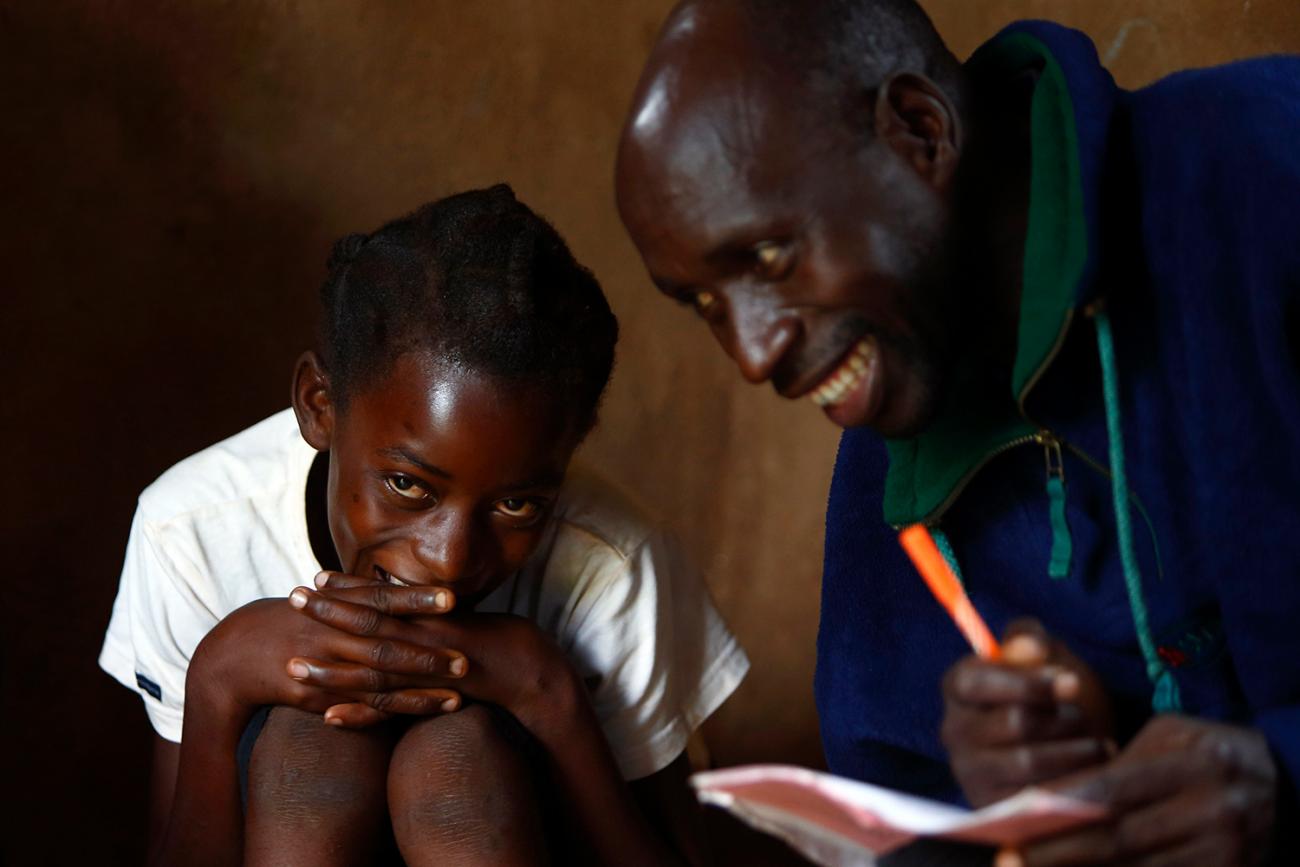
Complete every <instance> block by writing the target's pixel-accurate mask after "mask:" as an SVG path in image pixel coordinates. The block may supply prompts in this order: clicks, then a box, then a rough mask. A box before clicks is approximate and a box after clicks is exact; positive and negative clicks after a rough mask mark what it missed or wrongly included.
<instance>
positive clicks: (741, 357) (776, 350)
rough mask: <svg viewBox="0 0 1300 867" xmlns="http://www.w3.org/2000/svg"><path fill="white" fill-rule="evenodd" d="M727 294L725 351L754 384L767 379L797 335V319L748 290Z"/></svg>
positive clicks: (798, 326)
mask: <svg viewBox="0 0 1300 867" xmlns="http://www.w3.org/2000/svg"><path fill="white" fill-rule="evenodd" d="M729 295H730V299H729V301H730V305H729V306H730V314H731V315H730V317H729V321H730V326H731V327H730V331H731V333H730V340H729V343H730V345H729V346H728V347H727V350H728V354H729V355H730V356H731V357H732V359H734V360H735V362H736V365H737V366H738V367H739V368H740V374H741V376H743V377H745V379H747V380H748V381H750V382H752V383H755V384H758V383H762V382H766V381H767V380H769V379H771V378H772V374H773V372H774V371H775V370H776V368H777V365H778V364H780V362H781V359H782V358H783V357H784V356H785V354H786V352H787V351H788V350H789V349H790V347H791V345H793V344H794V342H795V341H796V340H797V339H798V338H799V329H800V327H801V326H800V324H799V318H798V317H797V316H796V315H795V314H793V313H792V312H790V311H789V310H782V309H781V308H780V307H779V306H777V305H776V304H775V303H774V302H773V300H772V299H769V298H763V297H754V296H753V295H752V294H751V293H749V292H734V293H729Z"/></svg>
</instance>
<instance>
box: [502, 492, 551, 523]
mask: <svg viewBox="0 0 1300 867" xmlns="http://www.w3.org/2000/svg"><path fill="white" fill-rule="evenodd" d="M497 511H498V512H500V513H501V514H503V515H505V516H506V517H507V518H516V519H522V520H528V519H530V518H536V517H537V516H538V515H539V514H541V511H542V506H541V504H540V503H538V502H537V501H536V500H525V499H524V498H522V497H507V498H506V499H504V500H498V501H497Z"/></svg>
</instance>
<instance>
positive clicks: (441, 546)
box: [415, 509, 476, 585]
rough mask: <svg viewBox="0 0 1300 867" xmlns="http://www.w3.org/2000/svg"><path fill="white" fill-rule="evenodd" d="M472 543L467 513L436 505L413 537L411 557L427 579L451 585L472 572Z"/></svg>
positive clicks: (470, 525) (470, 524)
mask: <svg viewBox="0 0 1300 867" xmlns="http://www.w3.org/2000/svg"><path fill="white" fill-rule="evenodd" d="M475 547H476V546H475V544H474V525H473V521H472V519H471V517H470V516H469V515H466V514H463V513H460V512H455V511H452V510H444V509H439V510H437V512H436V513H435V514H434V515H431V516H430V520H429V522H428V523H427V524H426V525H425V526H424V527H423V528H422V531H421V533H420V535H419V537H418V538H417V539H416V543H415V557H416V559H417V560H418V561H419V562H420V566H421V567H423V570H424V571H425V572H426V573H427V574H426V580H427V582H428V583H430V584H445V585H455V584H456V583H457V582H458V581H460V580H461V579H463V578H465V577H466V576H468V575H471V574H472V573H473V571H474V567H475V565H476V564H475V562H474V559H475V558H474V554H475Z"/></svg>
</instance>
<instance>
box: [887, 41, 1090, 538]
mask: <svg viewBox="0 0 1300 867" xmlns="http://www.w3.org/2000/svg"><path fill="white" fill-rule="evenodd" d="M1030 64H1041V65H1042V72H1041V74H1040V76H1039V79H1038V83H1037V85H1036V86H1035V88H1034V95H1033V102H1032V108H1031V115H1030V142H1031V152H1032V157H1031V165H1030V193H1029V221H1028V222H1029V229H1028V233H1027V234H1026V236H1025V261H1024V274H1023V288H1022V290H1021V301H1020V324H1019V333H1018V335H1017V341H1016V359H1015V366H1014V368H1013V370H1012V378H1011V389H1010V390H1009V391H1007V392H1006V393H1005V394H999V395H989V394H986V393H984V394H982V393H980V392H977V391H975V390H973V389H971V388H970V387H968V386H967V382H966V381H964V380H967V379H968V377H964V376H961V375H958V377H957V378H956V379H955V380H954V381H953V382H952V383H950V386H949V388H948V397H947V398H946V399H945V402H944V405H943V406H942V407H941V408H940V411H939V414H938V416H937V417H936V419H935V421H934V422H933V423H932V424H931V425H930V427H928V428H927V429H926V430H925V432H924V433H922V434H920V435H919V436H916V437H914V438H912V439H907V440H887V441H886V445H887V446H888V449H889V473H888V475H887V476H886V478H885V499H884V513H885V521H886V522H888V523H890V524H893V525H895V526H903V525H905V524H913V523H917V522H924V523H933V522H935V521H937V520H938V519H939V518H940V516H941V515H942V514H943V512H944V511H945V510H946V509H947V507H948V506H949V505H950V504H951V503H952V502H953V501H954V500H956V498H957V496H958V495H959V494H960V493H961V490H962V488H963V487H964V486H965V484H966V482H967V481H969V480H970V478H971V477H973V476H974V475H975V473H976V472H978V471H979V469H980V468H981V467H982V466H984V464H986V463H987V462H988V461H989V460H991V459H992V458H993V457H994V456H995V455H997V454H998V453H999V452H1001V451H1003V450H1004V449H1007V448H1010V447H1011V446H1014V445H1016V444H1019V443H1021V442H1027V441H1030V440H1032V438H1033V436H1034V434H1035V433H1037V431H1038V427H1037V426H1036V425H1034V424H1032V423H1031V422H1030V421H1029V420H1028V419H1027V418H1026V417H1025V415H1024V401H1025V397H1026V396H1027V395H1028V393H1029V391H1030V389H1032V388H1033V386H1034V384H1035V383H1036V382H1037V381H1038V379H1039V377H1040V376H1041V375H1042V373H1043V371H1045V370H1046V369H1047V367H1048V365H1050V363H1051V361H1052V359H1053V358H1054V357H1055V355H1056V351H1057V349H1058V348H1059V347H1060V344H1061V342H1062V341H1063V340H1064V338H1065V333H1066V331H1067V330H1068V329H1069V324H1070V321H1071V319H1072V318H1073V313H1074V305H1075V297H1076V290H1077V287H1078V283H1079V279H1080V276H1081V275H1082V273H1083V269H1084V265H1085V263H1086V260H1087V255H1088V239H1087V229H1086V223H1085V220H1084V206H1083V186H1082V183H1081V178H1080V171H1079V144H1078V138H1077V135H1076V131H1075V120H1074V105H1073V102H1072V101H1071V99H1070V91H1069V87H1068V85H1067V83H1066V79H1065V74H1064V73H1063V72H1062V71H1061V68H1060V66H1059V65H1058V64H1057V62H1056V60H1055V59H1054V58H1053V57H1052V54H1051V52H1050V51H1049V50H1048V48H1047V46H1046V45H1044V44H1043V43H1042V42H1040V41H1039V40H1037V39H1035V38H1033V37H1032V36H1029V35H1027V34H1024V33H1013V34H1010V35H1007V36H1003V37H1000V38H998V39H995V40H993V41H992V42H990V43H988V44H986V45H985V46H983V47H982V48H980V49H979V51H977V52H976V53H975V55H974V56H973V57H971V59H970V61H969V62H968V64H967V66H968V67H970V68H973V69H979V70H980V71H981V72H986V73H992V74H995V75H996V74H998V73H1000V72H1001V73H1012V72H1015V71H1018V70H1021V69H1024V68H1026V67H1027V66H1029V65H1030Z"/></svg>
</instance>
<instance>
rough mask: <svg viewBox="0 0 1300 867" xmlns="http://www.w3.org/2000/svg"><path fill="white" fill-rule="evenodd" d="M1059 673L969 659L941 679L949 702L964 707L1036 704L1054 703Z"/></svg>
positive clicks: (955, 666) (1038, 668) (971, 657)
mask: <svg viewBox="0 0 1300 867" xmlns="http://www.w3.org/2000/svg"><path fill="white" fill-rule="evenodd" d="M1058 674H1060V672H1058V671H1055V670H1053V669H1051V668H1048V667H1041V666H1040V667H1036V668H1016V667H1012V666H1007V665H1000V664H998V663H993V662H985V661H984V660H981V659H977V658H976V657H973V656H968V657H966V658H965V659H963V660H962V661H961V662H958V663H957V664H956V665H954V666H953V667H952V668H950V669H948V673H947V674H946V675H945V676H944V680H943V692H944V695H945V696H946V697H947V698H948V699H949V700H950V701H959V702H965V703H967V704H977V705H980V704H1007V703H1013V702H1014V703H1019V704H1035V705H1047V704H1051V703H1053V702H1055V701H1056V693H1055V691H1054V688H1053V685H1054V682H1055V679H1056V676H1057V675H1058Z"/></svg>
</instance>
